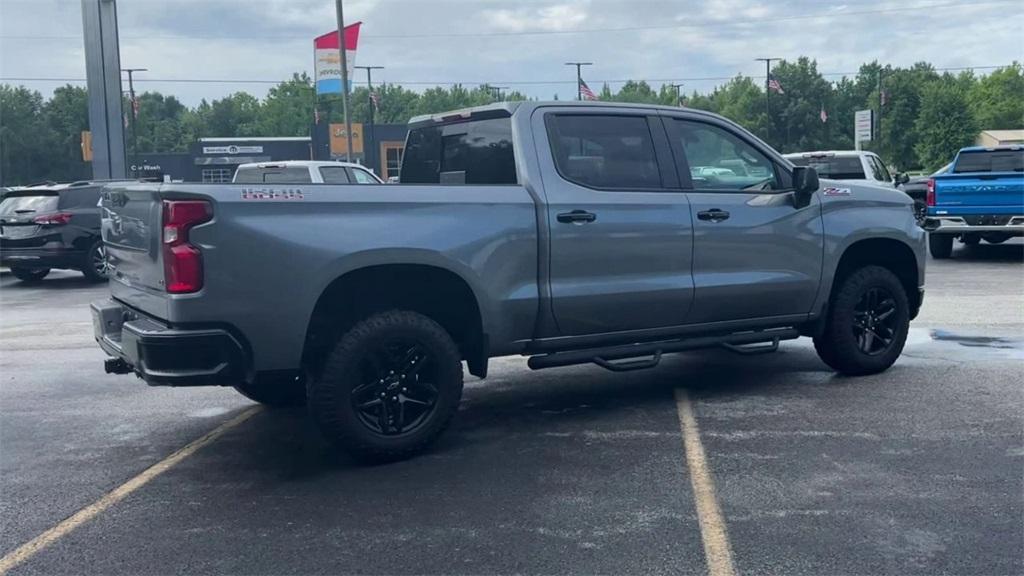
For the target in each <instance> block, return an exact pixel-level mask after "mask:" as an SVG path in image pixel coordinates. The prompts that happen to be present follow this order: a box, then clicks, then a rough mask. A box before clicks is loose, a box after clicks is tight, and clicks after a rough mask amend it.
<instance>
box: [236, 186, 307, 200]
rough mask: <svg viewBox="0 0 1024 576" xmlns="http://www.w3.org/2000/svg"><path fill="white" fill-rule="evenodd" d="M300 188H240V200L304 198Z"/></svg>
mask: <svg viewBox="0 0 1024 576" xmlns="http://www.w3.org/2000/svg"><path fill="white" fill-rule="evenodd" d="M304 199H305V196H303V194H302V189H301V188H242V200H304Z"/></svg>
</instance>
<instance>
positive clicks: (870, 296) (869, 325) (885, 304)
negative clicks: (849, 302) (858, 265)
mask: <svg viewBox="0 0 1024 576" xmlns="http://www.w3.org/2000/svg"><path fill="white" fill-rule="evenodd" d="M896 319H897V316H896V298H895V297H893V295H892V294H890V293H889V292H888V291H887V290H886V289H885V288H881V287H874V288H869V289H868V290H867V291H865V292H864V294H863V295H861V297H860V300H859V301H858V302H857V304H856V305H855V306H854V308H853V335H854V337H855V338H856V339H857V347H858V348H860V351H861V352H863V353H865V354H867V355H869V356H877V355H879V354H883V353H885V352H886V351H887V350H888V349H889V348H890V347H891V346H892V343H893V341H894V340H895V338H896Z"/></svg>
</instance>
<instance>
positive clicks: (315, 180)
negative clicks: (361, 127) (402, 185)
mask: <svg viewBox="0 0 1024 576" xmlns="http://www.w3.org/2000/svg"><path fill="white" fill-rule="evenodd" d="M231 182H232V183H234V184H271V183H272V184H383V183H384V181H383V180H381V179H380V178H378V177H377V175H376V174H374V173H373V172H371V171H370V170H369V169H367V168H366V167H365V166H363V165H361V164H355V163H353V162H333V161H328V160H286V161H283V162H253V163H250V164H242V165H241V166H239V167H238V169H237V170H235V177H234V179H233V180H231Z"/></svg>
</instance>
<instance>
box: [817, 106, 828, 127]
mask: <svg viewBox="0 0 1024 576" xmlns="http://www.w3.org/2000/svg"><path fill="white" fill-rule="evenodd" d="M818 118H821V123H822V124H824V123H825V122H828V112H825V107H824V106H822V107H821V113H820V114H818Z"/></svg>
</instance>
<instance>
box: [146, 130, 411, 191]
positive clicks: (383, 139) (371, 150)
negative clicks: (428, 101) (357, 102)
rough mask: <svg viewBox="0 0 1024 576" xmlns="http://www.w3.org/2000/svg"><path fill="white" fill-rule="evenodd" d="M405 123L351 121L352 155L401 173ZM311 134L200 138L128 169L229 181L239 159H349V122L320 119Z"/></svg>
mask: <svg viewBox="0 0 1024 576" xmlns="http://www.w3.org/2000/svg"><path fill="white" fill-rule="evenodd" d="M405 133H406V125H405V124H374V125H367V126H365V128H364V126H363V124H360V123H353V124H352V161H353V162H358V163H360V164H362V165H364V166H367V167H369V168H370V169H371V170H373V171H374V172H375V173H376V174H377V175H378V176H380V177H381V178H383V179H385V180H386V179H388V178H389V177H392V176H398V170H399V168H400V167H401V165H402V153H403V152H404V149H405ZM312 134H313V135H312V137H310V136H294V137H292V136H279V137H238V138H200V139H199V140H198V141H196V142H193V143H192V145H191V146H189V151H188V152H185V153H151V154H145V153H143V154H136V155H132V156H130V157H129V162H128V164H129V166H128V169H129V174H130V175H132V176H139V177H146V178H160V179H164V180H180V181H184V182H205V183H218V182H230V181H231V179H232V177H233V176H234V174H235V169H236V168H238V166H239V164H246V163H249V162H280V161H283V160H345V158H346V152H347V147H348V138H346V134H345V125H344V124H327V123H323V124H318V125H315V126H314V127H313V131H312Z"/></svg>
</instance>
